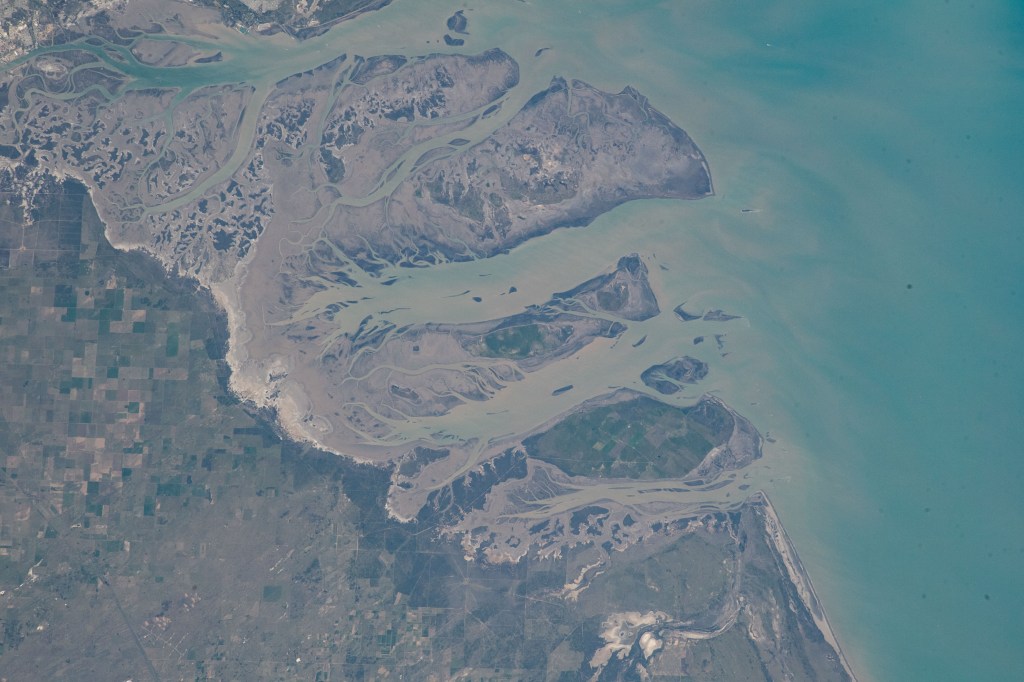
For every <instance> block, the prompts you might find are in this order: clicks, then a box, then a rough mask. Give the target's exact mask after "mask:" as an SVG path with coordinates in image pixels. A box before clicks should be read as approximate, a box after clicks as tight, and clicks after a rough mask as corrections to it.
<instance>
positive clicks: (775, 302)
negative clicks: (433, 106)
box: [471, 0, 1024, 681]
mask: <svg viewBox="0 0 1024 682" xmlns="http://www.w3.org/2000/svg"><path fill="white" fill-rule="evenodd" d="M513 4H514V3H513ZM546 11H549V12H552V13H553V14H554V15H555V16H554V23H555V27H552V26H551V25H548V24H544V23H543V22H539V23H538V25H537V27H536V31H537V34H538V35H547V36H548V37H550V39H551V40H552V42H553V44H554V45H555V46H556V47H555V53H556V55H555V56H556V57H557V58H558V60H559V64H560V68H561V69H562V72H563V73H566V74H569V75H579V77H582V78H586V79H588V80H590V81H591V82H593V83H595V84H596V85H599V86H600V87H603V88H606V89H618V88H619V87H622V86H624V85H627V84H632V85H635V86H636V87H638V89H640V90H641V91H642V92H643V93H645V94H647V95H648V96H649V97H650V98H651V100H652V102H653V103H654V104H655V106H657V107H658V108H660V109H662V110H663V111H665V112H666V113H668V114H669V116H670V117H671V118H673V120H675V121H677V122H679V123H680V124H681V125H683V126H684V127H685V128H686V129H687V130H688V131H689V132H690V133H691V135H692V136H693V137H694V139H695V140H696V141H697V142H698V144H700V146H701V147H702V149H704V151H705V152H706V154H707V156H708V158H709V160H710V163H711V167H712V173H713V175H714V178H715V183H716V192H717V196H716V197H714V198H713V199H710V200H706V201H701V202H696V203H695V204H687V205H684V206H679V205H678V204H674V205H672V206H670V207H663V206H658V207H657V208H637V209H635V212H633V209H628V210H627V211H626V212H623V213H625V214H626V215H627V218H628V219H629V220H630V221H631V224H632V225H633V228H632V229H636V230H643V229H644V228H643V216H644V215H645V212H647V213H646V214H649V215H650V216H651V220H652V221H653V220H657V219H660V216H662V214H663V213H664V212H666V211H667V212H672V215H674V216H675V220H677V222H678V234H679V239H680V240H681V241H683V242H684V246H683V248H682V250H683V253H689V254H690V257H689V258H688V259H685V260H684V261H683V264H682V266H683V267H685V268H688V269H689V271H690V272H691V273H692V274H691V280H692V282H694V283H696V282H700V281H704V282H706V283H707V284H706V286H707V287H708V288H709V289H710V290H712V293H713V295H714V298H713V300H715V301H716V302H718V303H724V304H726V308H727V309H728V310H730V311H732V312H737V311H739V312H742V314H743V315H744V316H746V317H747V318H748V320H749V321H750V328H749V329H748V330H745V331H743V332H742V333H733V332H730V334H729V336H730V338H731V339H734V343H735V345H732V346H730V347H729V350H731V351H732V352H731V354H730V355H729V356H728V357H727V358H724V359H722V360H720V361H718V362H714V363H712V377H711V382H712V384H713V385H714V386H715V387H716V389H720V390H721V392H722V394H723V396H724V397H726V399H727V400H728V401H729V402H731V403H732V404H733V405H734V406H735V407H736V408H737V409H739V410H740V411H741V412H744V413H745V414H747V415H749V416H750V417H751V418H752V420H753V421H754V422H755V424H757V425H758V426H759V427H760V428H762V429H763V430H768V431H771V432H772V433H773V435H775V436H777V437H778V443H777V444H776V445H775V446H772V447H769V449H768V455H769V464H770V465H771V466H773V467H774V468H775V470H776V471H777V472H778V476H777V477H775V478H774V479H773V480H771V481H770V482H769V484H768V491H769V493H770V495H771V497H772V499H773V500H774V501H775V503H776V505H777V506H778V507H779V511H780V514H781V516H782V519H783V522H784V523H785V524H786V526H787V528H788V529H789V531H790V534H791V535H792V536H793V538H794V542H795V544H796V545H797V549H798V550H799V552H800V554H801V557H802V559H803V560H804V563H805V564H806V565H807V567H808V570H809V572H810V574H811V577H812V579H813V581H814V583H815V586H816V588H817V590H818V592H819V595H820V596H821V597H822V599H823V601H824V603H825V606H826V609H827V610H828V612H829V616H830V619H831V621H832V622H833V625H834V626H835V629H836V631H837V634H838V636H839V638H840V640H841V641H842V642H843V643H844V646H845V647H846V649H847V653H848V654H849V655H850V658H851V659H852V661H853V664H854V667H855V669H856V670H857V672H858V673H859V674H860V675H862V676H863V677H864V678H865V679H876V680H922V681H933V680H993V681H996V680H1015V679H1024V647H1022V646H1021V642H1024V589H1022V581H1024V578H1022V577H1024V503H1022V501H1021V490H1022V483H1024V446H1022V444H1024V362H1022V358H1021V355H1022V351H1024V300H1022V299H1024V248H1022V247H1024V218H1022V216H1024V170H1022V162H1024V127H1022V126H1021V121H1022V114H1024V4H1021V3H1019V2H1014V1H1012V0H999V1H997V0H978V1H976V2H966V1H958V0H948V1H945V2H942V1H928V2H924V1H906V2H896V3H893V2H879V1H874V0H870V1H867V2H857V3H853V2H826V3H821V2H814V1H811V0H785V1H779V2H771V3H764V2H755V1H722V0H715V1H711V0H707V1H704V0H687V1H682V0H680V1H672V2H650V3H608V4H605V3H564V4H562V5H560V6H559V9H558V10H551V9H548V10H546ZM471 16H472V15H471ZM516 27H517V23H516V22H515V21H510V22H509V27H508V32H512V31H514V30H516ZM519 30H522V29H521V27H519ZM499 33H500V32H499ZM499 44H500V43H499ZM743 209H754V210H755V211H757V212H747V213H744V212H743Z"/></svg>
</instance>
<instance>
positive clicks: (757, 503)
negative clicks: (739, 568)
mask: <svg viewBox="0 0 1024 682" xmlns="http://www.w3.org/2000/svg"><path fill="white" fill-rule="evenodd" d="M751 502H752V504H753V505H754V507H755V508H756V509H759V510H761V515H762V518H763V520H764V528H765V533H766V535H767V539H768V542H769V543H770V544H771V546H772V547H773V548H774V550H775V552H776V554H777V555H778V558H779V561H780V562H781V563H782V565H783V567H784V568H785V570H786V574H787V575H788V576H789V579H790V581H791V582H792V583H793V586H794V587H795V588H796V591H797V594H799V595H800V600H801V601H802V602H803V604H804V606H805V607H807V610H808V612H809V613H810V614H811V617H812V618H813V619H814V623H815V625H817V626H818V629H819V630H821V634H822V636H824V638H825V641H826V642H828V643H829V645H831V647H832V648H833V649H834V650H835V652H836V656H838V657H839V664H840V665H841V666H842V667H843V670H845V671H846V674H847V675H849V676H850V679H851V680H853V681H854V682H858V677H857V675H856V674H854V672H853V668H852V667H851V666H850V662H849V661H848V660H847V658H846V654H845V653H844V652H843V648H842V647H841V646H840V645H839V639H838V638H837V637H836V635H835V632H834V631H833V630H832V624H831V623H830V622H829V620H828V615H827V614H826V613H825V609H824V607H823V606H822V605H821V601H820V600H819V599H818V595H817V593H816V592H815V591H814V585H813V584H812V583H811V579H810V576H808V575H807V570H806V569H805V568H804V566H803V563H801V561H800V557H799V555H798V554H797V552H796V548H795V547H794V546H793V541H792V540H790V538H789V534H788V533H786V528H785V527H784V526H783V525H782V521H780V520H779V516H778V514H777V513H776V511H775V507H774V506H773V505H772V502H771V500H770V499H768V495H767V494H766V493H765V492H764V491H763V490H758V491H757V492H756V493H755V494H754V496H753V497H752V498H751ZM865 682H866V681H865Z"/></svg>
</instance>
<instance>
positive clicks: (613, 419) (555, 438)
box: [523, 396, 733, 478]
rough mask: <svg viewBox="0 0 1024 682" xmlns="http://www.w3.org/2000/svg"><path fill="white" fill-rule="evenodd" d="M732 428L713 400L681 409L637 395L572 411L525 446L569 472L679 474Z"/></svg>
mask: <svg viewBox="0 0 1024 682" xmlns="http://www.w3.org/2000/svg"><path fill="white" fill-rule="evenodd" d="M732 428H733V417H732V415H731V414H729V412H728V410H726V409H725V408H724V407H722V406H721V405H720V404H718V403H716V402H711V401H702V402H700V403H698V404H697V405H695V406H693V407H688V408H680V407H675V406H673V405H668V404H666V403H662V402H659V401H657V400H654V399H653V398H649V397H647V396H638V397H636V398H631V399H629V400H624V401H621V402H617V403H614V404H611V405H600V406H597V407H593V408H589V409H583V410H581V411H579V412H576V413H574V414H571V415H569V416H568V417H566V418H565V419H563V420H562V421H561V422H559V423H558V424H556V425H555V426H553V427H552V428H551V429H549V430H547V431H545V432H544V433H540V434H537V435H534V436H530V437H529V438H527V439H526V440H524V441H523V445H524V446H525V447H526V451H527V453H528V454H529V455H530V456H531V457H536V458H537V459H540V460H543V461H545V462H551V463H552V464H555V465H556V466H558V467H559V468H560V469H562V470H563V471H565V472H566V473H567V474H570V475H572V476H603V477H609V478H680V477H683V476H685V475H686V474H688V473H689V472H690V471H692V470H693V469H694V468H695V467H696V466H697V465H698V464H700V462H701V460H702V459H704V456H705V455H707V454H708V452H709V451H710V450H711V449H712V448H713V447H715V446H717V445H720V444H721V443H723V442H724V441H725V440H726V439H728V437H729V435H730V434H731V433H732Z"/></svg>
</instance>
